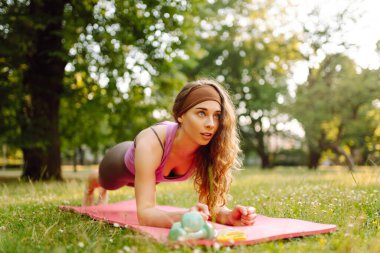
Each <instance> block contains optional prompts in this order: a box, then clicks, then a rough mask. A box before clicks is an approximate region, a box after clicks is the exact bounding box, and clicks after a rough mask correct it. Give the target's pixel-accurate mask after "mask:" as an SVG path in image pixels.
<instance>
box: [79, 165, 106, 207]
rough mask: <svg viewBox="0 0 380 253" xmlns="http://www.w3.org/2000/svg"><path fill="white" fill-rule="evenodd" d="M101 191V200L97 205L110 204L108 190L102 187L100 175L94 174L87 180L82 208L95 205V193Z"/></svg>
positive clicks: (99, 199)
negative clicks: (96, 190)
mask: <svg viewBox="0 0 380 253" xmlns="http://www.w3.org/2000/svg"><path fill="white" fill-rule="evenodd" d="M97 188H98V190H99V198H98V201H97V203H96V204H98V205H100V204H106V203H107V202H108V194H107V190H106V189H104V188H103V187H101V186H100V184H99V178H98V173H97V172H96V173H92V174H90V176H89V177H88V179H87V183H86V186H85V189H84V195H83V202H82V206H92V205H94V204H95V203H94V191H95V189H97Z"/></svg>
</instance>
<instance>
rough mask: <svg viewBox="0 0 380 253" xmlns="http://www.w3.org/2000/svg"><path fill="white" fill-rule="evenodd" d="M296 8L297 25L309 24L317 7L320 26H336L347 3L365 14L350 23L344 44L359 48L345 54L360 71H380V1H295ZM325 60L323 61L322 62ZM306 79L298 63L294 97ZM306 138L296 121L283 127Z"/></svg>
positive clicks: (292, 85) (292, 84)
mask: <svg viewBox="0 0 380 253" xmlns="http://www.w3.org/2000/svg"><path fill="white" fill-rule="evenodd" d="M292 3H293V4H295V5H296V6H297V12H298V13H297V16H298V18H297V21H301V22H307V20H310V17H308V15H307V13H309V12H310V10H311V9H313V8H314V7H316V6H317V7H319V8H320V10H321V13H320V14H321V20H319V22H334V21H333V18H332V17H333V16H334V14H336V13H338V12H340V11H341V10H342V9H343V8H344V6H346V5H347V4H348V3H351V4H353V6H354V8H353V9H354V10H355V12H354V14H359V13H362V15H361V17H360V18H359V19H358V20H357V21H356V22H354V23H352V22H351V23H347V24H346V29H347V32H345V33H344V34H343V35H342V36H344V37H343V38H341V39H343V40H344V41H347V42H350V43H352V44H355V45H357V47H356V48H353V49H351V50H349V51H345V52H344V53H346V54H347V55H348V56H349V57H351V58H352V59H354V60H355V62H356V63H357V64H358V65H359V66H360V67H361V68H370V69H377V68H379V67H380V55H378V54H377V53H376V52H375V49H376V43H377V41H379V40H380V0H292ZM322 59H323V58H320V60H322ZM306 78H307V65H306V64H303V63H299V64H297V65H296V66H295V71H294V75H293V78H292V80H289V86H288V89H289V93H290V94H291V95H293V96H294V95H295V91H296V87H297V85H299V84H301V83H304V82H305V81H306ZM282 129H283V130H288V131H291V132H293V133H294V134H296V135H298V136H300V137H303V136H304V134H305V133H304V131H303V129H302V127H301V125H300V124H299V123H298V122H297V121H296V120H291V121H289V122H287V123H286V124H284V125H283V126H282Z"/></svg>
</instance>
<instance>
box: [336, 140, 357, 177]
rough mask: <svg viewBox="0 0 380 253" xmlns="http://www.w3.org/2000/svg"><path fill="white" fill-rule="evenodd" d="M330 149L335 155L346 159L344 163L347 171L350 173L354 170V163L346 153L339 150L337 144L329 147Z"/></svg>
mask: <svg viewBox="0 0 380 253" xmlns="http://www.w3.org/2000/svg"><path fill="white" fill-rule="evenodd" d="M331 149H332V150H333V151H334V152H335V153H337V154H339V155H342V156H344V158H345V159H346V163H347V167H348V170H350V171H353V170H354V168H355V163H354V161H353V159H352V157H351V156H350V155H348V154H347V153H346V151H344V149H343V148H341V147H340V146H338V145H337V144H332V145H331Z"/></svg>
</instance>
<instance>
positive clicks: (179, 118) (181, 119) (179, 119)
mask: <svg viewBox="0 0 380 253" xmlns="http://www.w3.org/2000/svg"><path fill="white" fill-rule="evenodd" d="M177 120H178V122H179V123H182V121H183V118H182V115H181V116H180V117H178V118H177Z"/></svg>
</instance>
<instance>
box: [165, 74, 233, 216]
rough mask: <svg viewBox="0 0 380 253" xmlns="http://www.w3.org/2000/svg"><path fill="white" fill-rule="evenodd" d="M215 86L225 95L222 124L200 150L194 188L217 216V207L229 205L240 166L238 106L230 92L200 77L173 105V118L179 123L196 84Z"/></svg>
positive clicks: (214, 82) (183, 90) (179, 95)
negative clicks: (233, 181) (232, 183)
mask: <svg viewBox="0 0 380 253" xmlns="http://www.w3.org/2000/svg"><path fill="white" fill-rule="evenodd" d="M200 85H209V86H212V87H213V88H214V89H215V90H217V92H218V93H219V95H220V97H221V102H222V104H221V107H222V112H221V116H220V119H219V127H218V130H217V131H216V133H215V135H214V136H213V138H212V139H211V141H210V142H209V143H208V144H207V145H206V146H202V147H201V148H199V149H198V151H197V154H196V161H195V164H196V168H197V169H196V171H195V175H194V176H195V179H194V187H195V189H196V190H197V192H198V193H199V201H200V202H202V203H206V204H207V205H208V207H209V209H210V212H211V215H212V216H213V217H215V215H216V213H215V212H216V208H217V207H220V206H223V205H225V204H226V202H227V201H226V200H227V194H228V192H229V189H230V185H231V181H232V173H231V172H232V171H233V170H238V169H240V166H241V161H240V159H239V153H240V151H241V150H240V146H239V143H240V140H239V135H238V131H237V126H236V124H237V122H236V112H235V107H234V105H233V103H232V101H231V98H230V96H229V95H228V92H227V91H226V90H225V89H224V88H223V87H222V86H221V85H220V84H219V83H218V82H216V81H213V80H198V81H194V82H190V83H187V84H186V85H185V86H184V87H183V88H182V90H181V91H180V92H179V94H178V95H177V97H176V99H175V101H174V105H173V110H172V113H173V117H174V119H175V120H176V121H177V123H179V122H178V117H180V116H181V115H179V112H181V109H182V106H183V102H184V100H185V98H186V97H187V95H188V94H189V93H190V92H191V90H192V88H193V87H196V86H200Z"/></svg>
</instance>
